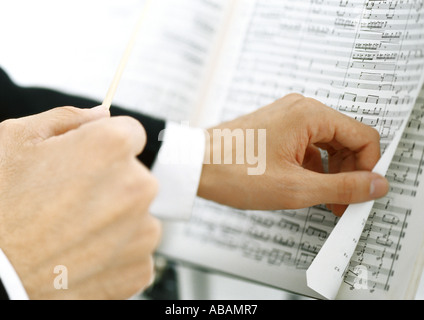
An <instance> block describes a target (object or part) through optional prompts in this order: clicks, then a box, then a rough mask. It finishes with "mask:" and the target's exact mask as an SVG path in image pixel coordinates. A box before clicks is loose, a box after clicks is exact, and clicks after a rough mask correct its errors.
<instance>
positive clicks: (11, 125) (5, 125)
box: [0, 119, 24, 134]
mask: <svg viewBox="0 0 424 320" xmlns="http://www.w3.org/2000/svg"><path fill="white" fill-rule="evenodd" d="M23 128H24V126H23V125H22V124H21V123H20V121H19V120H18V119H8V120H5V121H3V122H2V123H0V131H1V133H2V134H10V133H14V132H16V131H20V130H22V129H23Z"/></svg>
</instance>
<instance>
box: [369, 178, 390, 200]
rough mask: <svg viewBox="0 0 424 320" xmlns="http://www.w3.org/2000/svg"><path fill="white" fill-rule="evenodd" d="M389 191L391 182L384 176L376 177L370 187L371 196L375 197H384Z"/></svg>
mask: <svg viewBox="0 0 424 320" xmlns="http://www.w3.org/2000/svg"><path fill="white" fill-rule="evenodd" d="M387 192H389V183H388V181H387V180H386V179H385V178H383V177H379V178H375V179H374V180H373V181H372V182H371V187H370V196H371V198H373V199H378V198H382V197H384V196H385V195H386V194H387Z"/></svg>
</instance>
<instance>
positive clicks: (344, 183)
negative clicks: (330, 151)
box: [337, 176, 356, 204]
mask: <svg viewBox="0 0 424 320" xmlns="http://www.w3.org/2000/svg"><path fill="white" fill-rule="evenodd" d="M355 189H356V183H355V180H354V179H352V177H349V176H343V177H341V179H340V181H339V183H338V187H337V199H339V202H340V204H350V203H352V200H353V194H354V190H355Z"/></svg>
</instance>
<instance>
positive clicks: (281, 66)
mask: <svg viewBox="0 0 424 320" xmlns="http://www.w3.org/2000/svg"><path fill="white" fill-rule="evenodd" d="M240 7H242V9H241V10H240V16H239V17H238V18H237V19H236V22H237V23H236V26H233V31H232V30H229V34H235V35H236V34H237V32H235V31H234V30H238V31H240V30H244V31H243V33H242V35H239V36H234V37H232V38H231V40H230V43H229V44H228V45H227V47H224V50H223V54H222V55H223V59H222V61H221V68H217V75H220V76H219V77H218V76H217V78H216V79H215V82H214V85H213V87H212V88H211V91H210V92H211V94H210V95H209V98H208V99H207V101H206V103H205V109H204V114H203V117H202V116H200V119H201V121H200V122H201V123H203V124H205V125H211V124H213V123H214V122H215V123H218V122H221V121H226V120H231V119H233V118H235V117H237V116H240V115H243V114H246V113H249V112H252V111H254V110H255V109H257V108H259V107H261V106H264V105H266V104H268V103H271V102H273V101H275V100H276V99H278V98H280V97H282V96H284V95H286V94H288V93H292V92H298V93H301V94H303V95H305V96H308V97H312V98H316V99H317V100H319V101H321V102H323V103H324V104H326V105H328V106H330V107H333V108H334V109H336V110H339V111H340V112H343V113H345V114H347V115H348V116H351V117H353V118H355V119H357V120H358V121H361V122H363V123H365V124H367V125H369V126H372V127H374V128H376V129H377V130H378V131H379V132H380V134H381V145H382V152H383V154H384V152H385V150H386V148H387V146H388V145H389V144H390V143H391V142H392V141H393V140H396V139H394V138H395V137H399V138H400V137H401V134H402V132H399V131H401V129H402V128H403V127H405V126H407V127H408V130H409V129H410V128H411V127H416V126H418V123H419V121H420V120H419V119H418V120H417V119H415V120H414V118H411V121H412V122H408V123H407V121H408V118H409V116H410V114H411V110H412V108H413V106H414V105H415V102H416V100H417V97H418V95H419V92H420V89H421V87H422V84H423V75H424V72H423V71H424V69H423V66H424V55H423V50H424V20H423V13H424V8H423V2H422V1H413V0H411V1H390V2H389V1H365V0H349V1H331V0H327V1H326V0H320V1H306V0H301V1H296V2H293V1H281V0H280V1H273V0H257V1H240ZM239 34H240V33H239ZM227 53H228V55H227V56H226V57H225V55H226V54H227ZM229 66H232V67H231V68H230V67H229ZM223 70H225V72H224V71H223ZM222 75H226V76H222ZM225 81H226V82H225ZM417 108H418V107H417ZM418 112H419V111H418ZM414 114H416V113H415V111H414V113H413V115H414ZM420 129H421V127H420ZM420 134H421V133H419V132H415V133H414V135H416V136H414V138H418V139H419V137H420ZM404 138H405V137H404ZM398 142H399V141H395V143H398ZM408 143H414V142H411V140H402V143H401V144H400V145H399V148H398V149H397V151H396V152H397V153H396V155H395V158H394V159H395V161H396V160H397V158H396V157H397V156H398V154H399V153H402V152H403V150H404V149H402V148H404V147H405V146H406V145H408ZM414 147H416V148H417V149H414V150H413V153H414V155H413V156H411V157H419V156H420V154H419V152H420V150H421V149H420V146H419V145H418V143H415V144H414ZM394 150H396V148H394ZM392 157H393V154H392V155H390V158H392ZM410 160H412V159H410ZM395 161H394V162H393V164H392V167H391V168H390V171H389V172H388V178H389V180H391V181H392V182H393V180H394V178H393V175H394V174H395V175H396V182H395V183H393V184H392V190H391V193H390V194H389V195H388V196H387V197H386V198H385V199H381V200H379V201H377V202H376V203H375V204H374V208H373V209H372V212H371V213H372V214H371V218H374V222H372V221H373V220H370V222H369V223H368V224H366V225H365V230H368V229H367V226H368V227H369V226H370V225H371V226H372V228H371V231H369V230H368V231H369V232H370V234H369V235H368V237H367V238H364V239H362V238H361V241H362V242H360V243H357V245H358V248H364V247H365V248H366V249H365V251H364V253H363V254H362V255H361V260H359V261H358V258H357V257H358V256H354V257H353V259H352V263H351V266H350V269H349V270H351V271H353V272H354V273H353V274H355V273H356V274H358V272H356V271H357V270H359V269H360V268H361V267H362V266H363V267H364V268H365V269H363V271H364V272H365V271H366V273H367V276H369V277H368V279H369V281H368V282H366V285H367V286H365V285H364V286H363V287H361V286H359V285H350V286H349V283H350V284H352V283H354V284H355V283H356V282H355V281H356V280H355V281H353V282H352V272H350V273H349V272H348V273H347V274H345V277H346V278H344V279H345V282H346V285H345V286H348V288H349V289H348V290H344V289H342V290H341V292H340V296H342V297H346V296H349V297H350V296H352V294H354V293H358V292H359V294H364V293H366V295H369V296H370V297H375V298H381V297H385V296H390V297H392V298H393V297H395V296H396V295H395V294H394V293H395V292H397V293H398V294H399V295H402V292H405V290H406V288H404V289H405V290H403V291H402V290H399V291H397V290H396V289H397V288H398V287H399V283H400V282H402V281H404V280H402V279H405V278H407V277H408V276H407V275H406V274H404V273H402V275H401V273H400V272H395V269H396V268H397V267H398V266H400V265H401V262H400V261H401V260H400V259H401V257H403V256H404V255H401V254H400V253H399V252H400V248H405V247H404V246H402V244H404V241H407V240H406V235H407V234H408V237H411V238H414V237H416V236H417V233H414V230H413V229H411V228H405V226H407V225H408V223H407V222H406V220H409V219H415V218H413V216H412V207H411V204H412V203H413V202H412V201H411V200H413V199H418V198H417V197H416V195H417V193H418V192H419V191H418V190H417V189H416V188H418V186H419V180H420V178H421V173H422V171H421V169H420V162H419V163H415V164H412V163H410V164H409V165H406V163H405V161H406V162H407V163H408V161H409V160H405V157H402V161H400V162H398V163H397V162H395ZM396 165H398V167H396ZM405 165H406V166H407V167H409V169H408V168H407V167H405ZM396 168H398V169H396ZM393 170H394V171H393ZM396 170H401V172H403V171H402V170H407V171H406V176H405V180H401V179H399V174H401V173H399V172H398V171H396ZM409 172H411V173H409ZM412 172H415V177H414V179H415V180H413V181H414V185H409V183H410V181H409V180H410V179H409V178H408V175H413V173H412ZM402 174H403V175H404V174H405V172H404V173H402ZM397 180H401V181H397ZM408 194H409V195H408ZM405 197H406V198H405ZM394 203H397V204H398V203H399V205H393V204H394ZM407 203H409V204H410V205H409V206H407V207H406V206H405V205H406V204H407ZM374 213H375V214H374ZM398 215H404V216H398ZM371 218H370V219H371ZM387 221H391V222H392V224H389V225H385V223H388V222H387ZM401 221H402V223H401ZM337 222H338V219H337V218H335V217H334V216H333V215H332V214H331V213H330V212H328V211H327V210H326V209H325V208H324V207H322V206H317V207H313V208H307V209H303V210H289V211H279V212H248V211H239V210H234V209H231V208H227V207H224V206H220V205H217V204H214V203H210V202H207V201H204V200H201V199H199V200H198V201H197V204H196V208H195V210H194V212H193V216H192V219H191V221H190V222H189V223H177V224H168V225H167V228H166V232H165V235H166V237H165V240H164V242H163V244H162V246H161V248H160V252H162V253H163V254H165V255H167V256H170V257H173V258H176V259H180V260H183V261H186V262H188V263H193V264H196V265H200V266H205V267H208V268H211V269H215V270H217V271H220V272H227V273H230V274H233V275H236V276H238V277H242V278H246V279H250V280H252V281H257V282H260V283H264V284H268V285H270V286H274V287H278V288H282V289H285V290H287V291H292V292H296V293H301V294H304V295H308V296H312V297H321V296H320V295H317V294H316V293H315V292H314V291H312V290H311V289H309V288H308V287H307V285H306V276H305V273H306V270H307V268H308V267H309V266H310V264H311V263H312V261H313V260H314V258H315V256H316V255H317V254H318V252H319V251H320V249H321V247H322V246H323V244H324V243H325V241H326V240H327V238H328V236H329V235H330V233H331V231H332V230H333V228H334V226H335V225H336V224H337ZM395 222H396V223H395ZM379 223H382V224H383V226H380V225H379ZM374 226H378V228H380V229H374V228H377V227H374ZM396 226H397V228H396ZM395 229H396V232H395ZM378 230H379V231H378ZM374 232H376V233H377V234H375V233H374ZM378 232H380V233H378ZM393 237H397V238H396V239H392V238H393ZM419 237H420V239H421V235H420V236H419ZM364 241H365V242H364ZM419 242H420V243H421V241H419ZM364 243H366V244H367V245H366V246H365V245H364ZM408 245H410V242H408ZM389 248H391V250H389ZM404 250H405V249H404ZM408 251H409V250H408ZM370 252H372V253H370ZM365 256H367V257H368V258H369V259H368V260H366V261H365ZM386 264H387V265H390V268H388V269H387V268H386V267H385V266H386ZM358 265H359V267H358ZM352 268H353V269H352ZM355 268H356V269H355ZM399 268H401V267H399ZM386 269H387V270H386ZM355 270H356V271H355ZM361 270H362V269H361ZM383 270H384V272H383ZM402 277H403V278H402ZM355 279H356V278H355ZM359 279H362V278H359ZM383 279H384V280H383ZM358 281H359V280H358ZM369 286H372V288H369ZM365 287H366V288H368V289H369V290H368V289H367V290H364V288H365ZM357 288H360V289H361V290H360V289H357Z"/></svg>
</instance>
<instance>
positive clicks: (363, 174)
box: [300, 170, 389, 209]
mask: <svg viewBox="0 0 424 320" xmlns="http://www.w3.org/2000/svg"><path fill="white" fill-rule="evenodd" d="M303 174H304V177H303V178H302V179H300V180H301V183H303V184H304V185H303V186H302V187H303V188H305V191H304V192H305V195H306V196H305V199H307V200H306V201H307V202H309V203H307V204H306V205H309V206H313V205H317V204H324V203H327V204H337V205H348V204H352V203H361V202H367V201H371V200H375V199H379V198H382V197H384V196H385V195H386V194H387V193H388V191H389V183H388V181H387V180H386V179H385V178H384V177H382V176H380V175H378V174H376V173H372V172H367V171H356V172H349V173H338V174H318V173H315V172H312V171H306V170H305V171H304V172H303ZM333 209H334V206H333Z"/></svg>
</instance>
